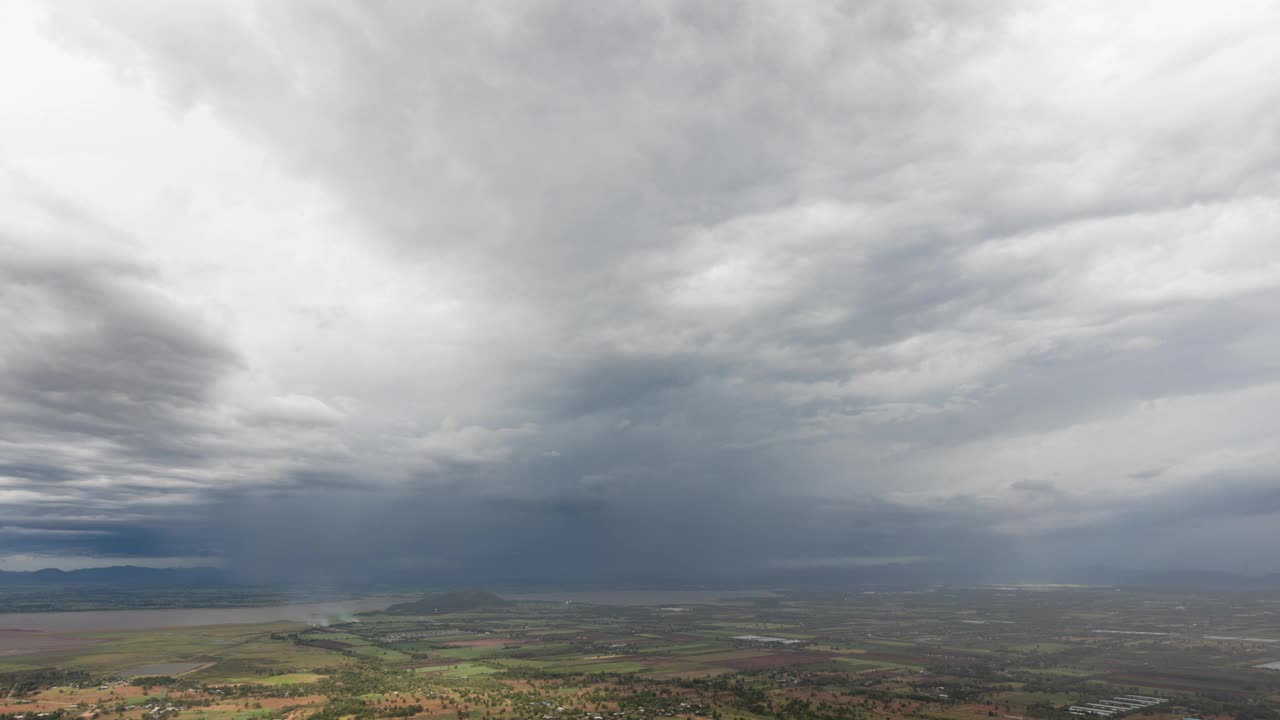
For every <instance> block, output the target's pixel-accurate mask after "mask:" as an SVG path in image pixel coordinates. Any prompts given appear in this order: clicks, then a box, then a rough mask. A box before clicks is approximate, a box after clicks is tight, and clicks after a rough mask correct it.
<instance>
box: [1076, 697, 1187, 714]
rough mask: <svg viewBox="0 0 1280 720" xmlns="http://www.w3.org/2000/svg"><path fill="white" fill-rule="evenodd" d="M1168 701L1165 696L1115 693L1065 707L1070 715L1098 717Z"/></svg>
mask: <svg viewBox="0 0 1280 720" xmlns="http://www.w3.org/2000/svg"><path fill="white" fill-rule="evenodd" d="M1167 702H1169V701H1168V700H1166V699H1165V698H1157V697H1147V696H1145V695H1117V696H1115V697H1113V698H1111V699H1110V700H1099V701H1098V702H1091V703H1085V704H1083V705H1072V706H1071V707H1069V708H1067V710H1069V711H1070V712H1071V714H1072V715H1097V716H1098V717H1111V716H1112V715H1122V714H1124V713H1127V712H1132V711H1134V710H1141V709H1142V708H1147V707H1151V706H1153V705H1160V704H1162V703H1167Z"/></svg>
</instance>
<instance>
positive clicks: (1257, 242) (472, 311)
mask: <svg viewBox="0 0 1280 720" xmlns="http://www.w3.org/2000/svg"><path fill="white" fill-rule="evenodd" d="M1090 8H1091V9H1087V8H1083V7H1073V8H1071V9H1064V8H1063V7H1055V6H1053V5H1052V4H1035V3H1033V4H1030V5H1028V4H1003V3H960V4H955V3H947V4H942V3H932V2H909V3H901V2H870V3H861V4H821V3H816V4H801V5H796V4H794V3H785V4H783V3H769V2H754V3H746V4H739V5H734V6H725V5H723V4H719V3H692V4H690V3H678V4H674V3H663V2H654V3H647V4H641V5H635V4H632V5H627V6H622V5H618V6H614V7H600V6H598V5H593V6H591V7H590V8H588V7H587V6H585V5H583V4H580V3H575V2H550V1H549V2H537V3H529V4H523V5H521V6H519V7H507V8H492V7H491V8H473V7H468V6H463V5H457V4H448V3H445V4H433V5H431V6H429V7H421V6H406V5H401V4H395V3H372V4H366V5H362V6H360V7H359V8H354V7H352V6H350V5H343V4H337V3H314V2H309V3H289V2H284V3H263V4H257V5H249V6H241V7H236V8H232V7H227V6H222V5H217V4H194V5H191V4H188V5H183V6H172V5H169V4H165V3H149V2H142V3H119V4H108V5H93V6H85V5H81V4H66V5H61V6H57V7H56V8H55V9H54V10H53V11H51V12H50V13H49V14H48V16H47V17H44V18H40V17H39V15H40V13H39V12H36V11H32V10H30V9H28V11H29V12H28V14H27V15H22V13H21V12H19V11H13V12H14V13H15V18H17V19H18V20H25V21H26V22H27V23H28V24H29V25H32V24H34V25H38V26H39V27H40V28H41V30H42V33H43V34H42V35H40V36H39V37H41V38H43V40H40V41H39V42H36V41H33V40H30V39H26V40H24V42H25V43H26V44H24V45H13V44H12V43H11V45H13V46H15V47H20V50H15V51H13V52H15V53H17V52H24V53H27V54H28V55H29V56H30V57H32V58H39V59H41V61H42V62H47V63H49V69H50V72H51V73H53V76H54V77H56V78H59V79H60V83H54V84H49V85H47V86H42V88H34V89H30V88H29V89H28V90H27V92H28V94H29V95H30V102H31V103H32V104H33V106H35V107H43V108H46V109H47V110H48V113H49V114H50V115H49V116H50V117H54V118H55V119H56V118H57V117H60V116H59V115H58V113H59V112H63V113H64V114H68V115H69V111H65V110H62V111H59V110H58V108H67V107H81V106H84V105H86V104H89V103H92V102H94V101H95V99H96V98H99V96H98V95H95V94H94V93H96V92H103V93H107V94H106V95H103V96H102V98H105V99H106V100H101V99H99V100H97V101H98V102H108V103H109V102H111V101H112V100H116V101H118V102H119V105H116V106H111V107H108V108H107V111H105V112H104V113H103V119H102V125H101V129H99V130H95V131H93V132H90V131H89V130H87V129H85V128H82V127H79V126H77V125H75V124H73V123H70V122H69V121H68V123H67V124H59V123H58V122H41V123H34V122H33V123H30V124H29V125H17V124H15V125H14V129H13V130H12V132H15V133H16V132H24V133H26V134H27V135H30V136H32V137H34V138H36V140H33V142H32V147H33V148H36V149H33V150H28V151H25V152H24V153H15V158H16V159H15V160H13V161H12V163H13V167H12V168H11V169H12V171H13V177H15V178H22V179H21V180H17V181H15V182H16V183H17V185H18V186H20V187H21V188H23V189H24V190H23V193H22V194H20V196H19V197H20V198H22V199H19V200H17V201H14V208H12V209H13V211H14V216H15V217H18V218H19V220H15V221H14V222H12V223H10V225H11V226H10V227H7V228H5V229H4V230H3V237H5V238H6V239H7V240H6V242H8V243H9V244H7V245H4V246H0V266H2V268H0V273H3V279H4V280H5V283H6V285H5V287H6V290H5V291H4V294H2V295H0V312H3V313H4V318H5V319H6V320H7V322H6V323H5V327H6V330H4V331H3V332H4V334H3V335H0V337H2V338H3V343H4V350H5V353H4V364H3V365H2V366H0V426H3V427H4V428H6V430H7V432H6V433H5V438H6V439H5V441H4V442H3V443H2V444H0V449H3V456H0V468H4V469H0V473H3V474H2V475H0V481H2V482H3V484H0V497H6V496H5V495H4V493H9V494H10V495H9V496H8V497H9V498H10V500H9V504H10V505H11V506H13V507H15V508H17V507H21V508H23V512H25V513H27V514H28V515H29V516H32V517H36V518H40V519H41V522H46V521H47V523H52V524H47V525H39V526H37V525H35V524H28V525H22V526H19V525H16V524H15V525H13V527H15V528H19V527H27V528H29V529H31V530H32V532H29V533H27V534H25V535H24V534H23V531H21V530H20V529H19V530H15V531H14V532H12V533H11V536H12V537H10V538H9V539H6V540H4V542H5V543H7V544H8V546H9V547H11V548H14V552H16V551H17V549H18V548H20V547H22V548H28V549H30V542H28V541H30V539H32V538H37V537H39V538H43V539H44V540H42V541H41V542H43V543H44V544H43V545H40V547H43V548H45V549H46V550H47V551H48V552H51V553H52V552H53V551H54V550H55V549H58V550H60V551H62V552H67V553H71V552H73V551H74V552H77V553H81V554H86V553H87V554H93V553H95V552H98V553H102V554H112V553H115V554H121V555H124V554H132V555H137V554H146V553H143V552H141V548H144V547H145V548H148V552H150V553H152V554H156V555H166V554H167V555H189V554H196V553H197V552H208V553H210V554H214V555H218V556H225V557H227V558H229V559H230V560H231V561H232V564H233V565H235V566H238V567H243V568H245V570H246V572H250V573H255V574H271V573H273V572H276V571H278V569H279V568H282V567H286V566H288V567H294V568H298V569H299V572H301V573H303V574H309V575H311V576H313V577H315V578H319V579H335V578H338V577H340V576H342V575H343V573H347V572H352V573H354V572H356V571H357V570H358V571H360V572H365V573H366V574H367V573H373V572H381V571H382V570H386V571H388V572H390V571H394V570H397V569H399V570H405V569H411V568H420V569H422V570H423V571H424V572H426V571H429V570H430V571H434V572H440V573H445V572H455V573H464V572H474V574H476V575H477V576H486V575H487V576H491V577H500V576H502V575H503V574H504V573H517V570H518V571H519V573H524V574H526V575H528V576H531V577H532V576H544V577H555V576H557V575H560V576H566V577H567V576H569V575H573V576H575V577H576V576H582V577H591V576H605V575H608V576H610V577H626V576H628V574H631V575H634V576H637V577H639V576H651V575H654V574H660V573H661V572H671V573H673V574H678V575H690V576H696V575H699V574H706V573H710V572H712V570H713V569H717V572H721V574H723V575H730V574H733V573H740V574H749V573H750V572H751V571H752V570H753V569H755V570H760V569H765V568H804V567H811V568H812V567H824V568H839V567H862V566H866V564H867V563H868V562H876V563H878V562H880V560H879V558H886V557H898V558H911V559H912V560H911V562H912V564H931V563H932V564H949V565H952V566H956V567H960V566H968V567H977V566H982V565H985V566H987V568H988V569H992V568H994V569H995V570H999V569H1000V568H1004V569H1005V570H1007V571H1008V572H1010V573H1016V572H1022V571H1024V570H1026V569H1027V568H1030V567H1033V566H1037V565H1044V564H1046V563H1048V564H1056V565H1058V566H1063V567H1065V566H1067V565H1071V564H1089V563H1093V562H1098V561H1101V560H1106V561H1110V562H1120V563H1123V562H1133V563H1136V564H1145V565H1168V566H1178V565H1185V564H1187V563H1191V562H1193V560H1192V558H1195V559H1194V563H1199V564H1201V565H1204V564H1206V563H1209V564H1212V563H1213V562H1217V561H1213V560H1212V559H1211V558H1212V557H1213V555H1212V553H1210V552H1206V553H1204V554H1200V555H1187V556H1186V557H1185V559H1183V558H1179V557H1178V556H1177V555H1176V554H1170V553H1159V552H1153V551H1152V552H1149V551H1147V550H1143V549H1142V548H1141V547H1139V545H1137V544H1135V543H1133V542H1131V541H1130V540H1131V537H1130V535H1131V534H1136V533H1138V532H1140V531H1142V532H1150V530H1151V529H1152V526H1153V525H1159V526H1160V528H1161V532H1160V536H1161V537H1167V544H1168V545H1169V546H1170V547H1175V546H1176V547H1182V546H1186V545H1189V544H1192V543H1194V542H1203V541H1204V540H1205V538H1206V537H1208V536H1209V535H1211V534H1212V532H1211V530H1210V528H1211V527H1213V526H1214V523H1216V522H1220V521H1219V520H1217V519H1215V518H1230V517H1243V516H1249V517H1266V516H1269V515H1271V514H1273V512H1274V510H1273V509H1271V504H1269V503H1267V502H1264V500H1265V499H1266V497H1267V493H1266V487H1267V485H1268V482H1269V480H1267V478H1272V477H1275V471H1276V470H1278V469H1280V456H1277V454H1276V452H1275V450H1274V449H1273V448H1272V447H1271V445H1272V443H1271V440H1270V438H1269V437H1268V436H1267V434H1266V433H1265V432H1264V431H1262V430H1260V428H1262V427H1264V425H1265V422H1266V418H1268V417H1269V414H1270V408H1271V407H1273V403H1274V401H1275V400H1276V399H1277V398H1275V397H1273V396H1274V395H1276V394H1277V393H1280V391H1278V390H1277V387H1280V386H1278V385H1277V381H1278V380H1280V376H1278V375H1277V368H1276V367H1275V364H1274V363H1273V362H1272V361H1271V360H1270V358H1272V357H1274V356H1275V351H1276V350H1277V349H1278V348H1277V344H1280V336H1277V334H1276V333H1275V331H1274V327H1275V326H1276V323H1275V320H1276V310H1275V308H1276V307H1280V254H1278V253H1277V249H1276V248H1275V247H1274V243H1273V242H1271V241H1270V239H1269V238H1270V235H1273V234H1274V233H1272V232H1270V231H1271V229H1272V228H1274V227H1275V224H1276V222H1277V220H1280V210H1278V209H1277V206H1276V204H1275V203H1274V197H1276V191H1277V190H1280V187H1278V186H1280V176H1277V172H1276V168H1277V167H1280V143H1277V141H1276V137H1277V136H1276V134H1275V130H1274V127H1275V123H1274V122H1271V121H1270V120H1271V118H1272V117H1273V116H1274V115H1275V111H1276V108H1277V107H1280V94H1278V91H1277V89H1276V88H1275V87H1273V86H1272V85H1273V84H1271V83H1268V82H1265V81H1264V80H1263V79H1262V78H1265V77H1267V76H1268V73H1267V70H1268V69H1269V68H1273V67H1274V63H1275V60H1276V58H1275V54H1274V50H1272V49H1271V48H1272V47H1274V46H1276V45H1277V43H1275V42H1274V41H1275V40H1276V38H1275V37H1274V34H1275V33H1274V31H1273V28H1274V27H1275V24H1274V22H1268V21H1273V20H1274V19H1275V15H1274V9H1270V8H1266V7H1263V6H1258V7H1252V6H1240V7H1239V8H1238V9H1234V10H1233V11H1232V12H1228V13H1217V14H1213V15H1205V12H1204V10H1203V9H1202V8H1200V7H1197V5H1196V4H1194V3H1183V4H1175V5H1173V6H1168V7H1165V6H1162V7H1161V8H1159V9H1158V11H1157V9H1152V8H1144V7H1139V6H1125V7H1115V6H1114V5H1112V4H1106V3H1097V4H1095V5H1091V6H1090ZM1078 13H1092V15H1091V17H1093V18H1094V22H1091V23H1082V22H1079V21H1078V17H1077V14H1078ZM33 18H34V19H33ZM1157 21H1158V22H1157ZM1135 28H1144V29H1143V30H1142V31H1141V32H1137V31H1135ZM0 39H2V38H0ZM15 42H16V39H15ZM24 87H25V86H24ZM33 87H34V86H33ZM49 87H52V88H54V89H53V90H49V89H48V88H49ZM101 87H107V88H110V90H109V91H106V90H100V88H101ZM112 93H114V94H112ZM41 103H44V104H43V105H41ZM60 103H61V104H60ZM77 103H79V105H77ZM117 117H118V119H115V118H117ZM13 122H14V123H18V122H21V121H20V120H18V121H13ZM134 127H143V128H146V130H147V133H148V134H147V138H148V147H143V148H139V146H137V145H136V144H135V145H133V146H130V147H132V148H134V151H133V152H132V154H131V153H130V152H125V151H116V150H113V148H115V147H116V146H117V145H124V144H125V143H123V142H122V141H123V140H125V139H128V138H131V137H133V135H131V134H130V133H133V132H135V131H134V130H132V129H131V128H134ZM5 132H9V131H8V130H6V129H5V128H4V127H3V126H0V134H3V133H5ZM40 142H44V144H43V145H41V144H40ZM66 144H70V145H74V146H75V147H78V148H81V149H82V151H83V157H84V158H85V159H83V160H82V162H83V163H84V167H85V168H86V169H87V170H86V172H85V173H83V176H82V175H72V174H69V171H67V170H65V169H62V168H61V167H60V166H58V165H56V164H51V163H50V162H49V161H48V160H47V159H46V158H47V157H48V156H52V155H53V148H58V147H62V146H63V145H66ZM150 146H154V149H151V148H150ZM41 148H43V150H41ZM111 173H119V174H122V175H123V176H125V177H127V178H129V184H128V185H127V186H124V187H121V186H120V184H119V183H109V182H100V183H99V184H97V185H93V184H92V182H93V181H92V180H85V179H83V177H88V178H93V177H96V176H97V175H98V174H104V175H106V176H108V177H111V176H112V175H111ZM27 178H35V180H31V181H30V182H28V180H27ZM37 181H38V183H37ZM37 184H39V186H42V187H52V188H55V189H57V190H58V197H67V198H69V199H68V200H65V201H63V200H59V201H57V202H53V201H50V200H48V196H50V193H44V194H40V193H35V192H34V191H33V190H31V188H32V187H36V186H37ZM132 186H136V188H134V187H132ZM32 198H35V199H32ZM3 209H5V208H0V210H3ZM32 218H34V219H32ZM1157 469H1158V470H1157ZM1226 477H1230V478H1251V480H1250V481H1249V482H1244V481H1241V482H1222V481H1220V479H1221V478H1226ZM1207 508H1211V509H1213V511H1212V512H1207V511H1206V509H1207ZM1197 513H1202V514H1204V518H1203V522H1201V521H1199V520H1197V521H1196V522H1190V521H1188V520H1187V519H1188V518H1192V517H1195V516H1196V514H1197ZM15 514H16V513H15ZM79 516H93V517H94V518H95V519H94V522H105V523H106V524H107V525H106V526H98V525H95V526H94V527H93V528H91V529H92V530H93V532H91V533H87V534H76V533H75V532H72V531H74V530H77V529H78V527H79V526H78V525H76V524H75V523H77V522H81V520H78V519H77V518H78V517H79ZM177 517H181V518H182V522H178V521H176V520H175V518H177ZM1221 522H1227V521H1226V520H1222V521H1221ZM58 523H63V524H61V525H59V524H58ZM1246 525H1247V530H1246V529H1241V530H1239V531H1238V532H1233V533H1228V534H1224V536H1223V540H1222V541H1221V542H1219V543H1216V544H1215V543H1212V542H1211V543H1209V545H1210V546H1212V547H1214V548H1215V549H1216V550H1217V551H1218V552H1219V554H1220V555H1222V554H1231V556H1232V557H1234V558H1236V560H1233V561H1232V563H1231V565H1232V567H1234V568H1236V569H1249V570H1280V567H1275V566H1273V564H1274V561H1273V560H1268V559H1267V557H1265V555H1266V553H1265V552H1263V551H1261V550H1257V549H1256V548H1260V547H1266V544H1267V543H1269V542H1272V541H1274V540H1275V538H1274V530H1273V529H1270V526H1268V525H1266V524H1265V523H1261V522H1257V523H1245V524H1244V525H1241V528H1244V527H1245V526H1246ZM1179 527H1182V528H1184V530H1178V529H1177V528H1179ZM184 528H185V529H184ZM46 529H47V530H49V531H50V532H56V531H60V530H62V529H65V530H67V531H68V534H64V535H55V534H49V533H44V534H41V532H36V531H37V530H41V531H42V530H46ZM1140 529H1141V530H1140ZM100 531H101V532H111V533H115V535H111V537H113V538H117V540H118V542H117V541H113V542H114V543H115V544H112V543H107V542H103V541H102V540H101V538H102V535H101V534H100ZM19 538H25V540H22V542H27V543H28V544H27V545H23V544H22V542H20V540H19ZM49 538H57V539H58V541H57V543H54V542H52V541H51V540H48V539H49ZM148 538H149V539H148ZM1015 546H1016V547H1015ZM513 553H518V554H519V559H518V560H515V561H511V560H509V559H507V558H510V557H511V556H512V554H513ZM1126 553H1128V554H1126ZM865 558H870V559H871V560H866V559H865ZM815 559H816V560H815ZM568 566H572V568H573V569H572V571H570V570H568V569H567V567H568Z"/></svg>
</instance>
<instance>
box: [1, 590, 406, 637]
mask: <svg viewBox="0 0 1280 720" xmlns="http://www.w3.org/2000/svg"><path fill="white" fill-rule="evenodd" d="M402 600H403V598H400V597H391V596H372V597H365V598H357V599H354V600H346V601H337V602H321V603H306V604H298V605H267V606H262V607H233V608H185V609H181V610H81V611H75V612H42V613H0V630H43V631H52V632H77V631H83V630H150V629H153V628H167V627H196V626H200V625H247V624H252V623H269V622H276V621H293V622H312V623H321V622H327V621H328V620H330V619H332V618H340V617H349V616H350V615H351V614H352V613H357V612H362V611H366V610H381V609H383V608H385V607H387V606H388V605H391V604H393V603H396V602H401V601H402Z"/></svg>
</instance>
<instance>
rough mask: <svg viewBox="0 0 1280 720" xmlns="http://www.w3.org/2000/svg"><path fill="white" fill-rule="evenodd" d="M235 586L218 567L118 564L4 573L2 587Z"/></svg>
mask: <svg viewBox="0 0 1280 720" xmlns="http://www.w3.org/2000/svg"><path fill="white" fill-rule="evenodd" d="M234 584H235V583H234V582H232V581H231V579H230V578H229V577H228V576H227V574H226V573H225V572H223V571H222V570H219V569H218V568H211V567H196V568H150V567H138V566H136V565H116V566H113V567H103V568H85V569H83V570H58V569H55V568H45V569H44V570H34V571H31V572H11V571H8V570H0V587H30V586H54V587H67V586H76V585H115V586H122V587H138V586H179V587H182V586H200V587H211V586H222V585H234Z"/></svg>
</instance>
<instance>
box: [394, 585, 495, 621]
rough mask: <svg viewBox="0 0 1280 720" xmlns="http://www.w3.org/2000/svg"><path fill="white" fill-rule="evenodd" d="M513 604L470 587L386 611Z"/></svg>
mask: <svg viewBox="0 0 1280 720" xmlns="http://www.w3.org/2000/svg"><path fill="white" fill-rule="evenodd" d="M512 604H513V603H512V602H511V601H510V600H503V599H502V598H500V597H498V596H497V595H494V594H493V593H491V592H486V591H484V590H476V589H468V590H458V591H456V592H447V593H442V594H440V595H429V596H427V597H424V598H422V599H421V600H415V601H413V602H407V603H400V604H398V605H392V606H391V607H389V608H387V610H386V612H387V613H388V614H390V615H435V614H437V613H449V612H461V611H463V610H492V609H495V608H503V607H507V606H509V605H512Z"/></svg>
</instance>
